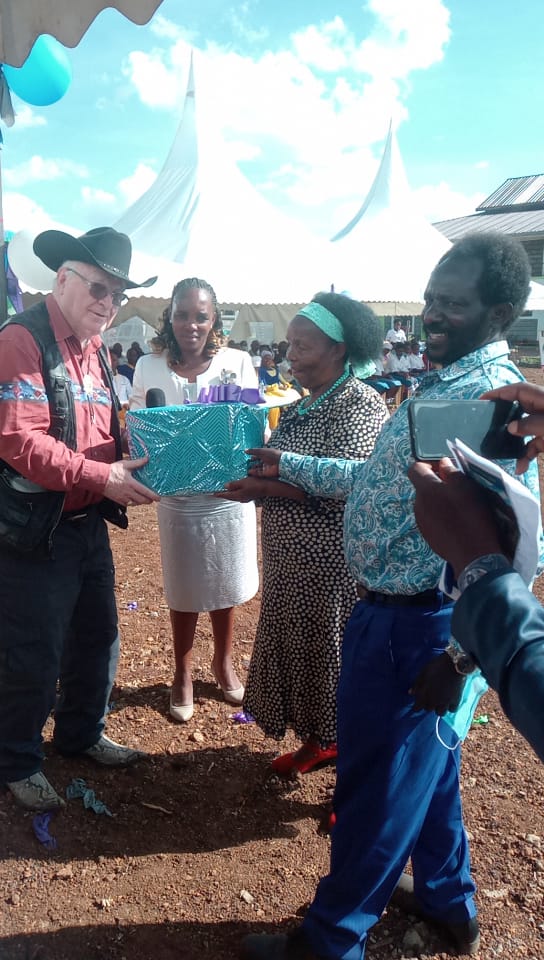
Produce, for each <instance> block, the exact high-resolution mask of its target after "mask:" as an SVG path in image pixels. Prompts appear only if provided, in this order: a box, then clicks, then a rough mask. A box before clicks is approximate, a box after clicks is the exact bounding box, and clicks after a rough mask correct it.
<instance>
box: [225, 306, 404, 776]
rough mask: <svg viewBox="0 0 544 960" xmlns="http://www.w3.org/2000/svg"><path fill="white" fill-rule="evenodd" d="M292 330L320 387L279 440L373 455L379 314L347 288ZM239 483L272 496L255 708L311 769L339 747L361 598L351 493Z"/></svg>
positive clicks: (323, 451) (312, 381) (284, 424)
mask: <svg viewBox="0 0 544 960" xmlns="http://www.w3.org/2000/svg"><path fill="white" fill-rule="evenodd" d="M287 339H288V342H289V350H288V354H287V356H288V358H289V362H290V364H291V369H292V371H293V375H294V376H295V377H296V379H297V381H298V382H299V383H300V384H301V385H302V386H304V387H306V388H307V389H308V390H309V396H308V397H305V398H303V399H301V400H300V401H298V402H297V403H295V404H292V405H290V406H288V407H285V408H284V409H283V411H282V415H281V419H280V423H279V426H278V427H277V429H276V430H275V431H274V433H273V434H272V436H271V438H270V442H269V445H270V446H272V447H275V448H277V449H280V450H283V451H291V452H294V453H301V454H306V455H310V456H319V457H345V458H347V459H356V460H359V459H365V458H366V457H368V456H369V454H370V453H371V451H372V448H373V446H374V443H375V440H376V437H377V435H378V433H379V432H380V430H381V427H382V425H383V423H384V421H385V419H386V418H387V416H388V414H387V410H386V407H385V404H384V402H383V400H382V399H381V397H380V396H379V395H378V394H377V393H376V391H375V390H373V389H372V388H371V387H369V386H367V385H366V384H364V383H362V382H361V380H360V379H358V378H359V377H360V378H361V379H363V378H364V377H367V376H369V374H370V373H371V372H372V370H371V367H372V364H371V359H372V357H375V356H377V355H378V353H379V351H380V349H381V344H382V335H381V332H380V329H379V325H378V320H377V318H376V317H375V316H374V314H373V313H372V311H371V310H370V309H369V308H368V307H365V306H363V305H362V304H360V303H357V302H356V301H354V300H351V299H350V298H348V297H345V296H343V295H341V294H332V293H331V294H318V295H317V296H316V297H315V298H314V300H313V301H312V302H311V303H310V304H308V305H307V306H306V307H304V308H303V309H302V310H301V311H300V312H299V313H298V314H297V315H296V316H295V317H294V319H293V320H292V321H291V323H290V324H289V328H288V331H287ZM354 371H356V373H357V376H354V375H353V372H354ZM228 491H229V492H228V493H226V494H223V495H226V496H228V498H229V499H233V500H239V501H242V502H244V501H247V500H252V499H260V500H261V502H262V518H261V524H262V555H263V596H262V606H261V612H260V616H259V623H258V626H257V634H256V639H255V645H254V649H253V655H252V658H251V663H250V667H249V673H248V680H247V685H246V692H245V697H244V709H245V710H246V711H247V712H249V713H251V714H252V715H253V717H255V719H256V721H257V723H258V724H259V725H260V726H261V727H262V729H263V730H264V732H265V733H266V734H267V735H268V736H272V737H275V738H277V739H281V738H282V737H284V736H285V733H286V730H287V728H288V727H291V728H292V729H293V730H294V731H295V733H296V735H297V737H298V738H299V739H300V740H302V745H301V747H300V748H299V749H298V750H297V751H296V752H294V753H288V754H284V755H283V756H279V757H277V758H276V759H275V760H274V761H273V762H272V766H273V767H274V769H275V771H276V772H277V773H280V774H282V775H290V774H291V773H293V772H295V771H299V772H302V773H304V772H307V771H309V770H311V769H313V768H314V767H316V766H318V765H320V764H322V763H325V762H329V761H331V760H334V758H335V757H336V686H337V682H338V676H339V670H340V645H341V639H342V634H343V630H344V625H345V623H346V621H347V619H348V617H349V615H350V613H351V611H352V609H353V606H354V604H355V602H356V600H357V594H356V589H355V582H354V580H353V579H352V577H351V576H350V574H349V573H348V570H347V567H346V564H345V561H344V556H343V548H342V525H343V516H344V503H343V502H340V501H334V500H330V499H329V500H327V499H324V498H321V497H311V496H306V495H305V494H304V493H303V491H301V490H300V489H298V488H297V487H293V486H291V485H290V484H287V483H283V482H282V481H278V480H268V479H261V478H259V477H247V478H245V479H243V480H240V481H236V482H233V483H231V484H229V485H228Z"/></svg>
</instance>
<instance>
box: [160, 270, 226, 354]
mask: <svg viewBox="0 0 544 960" xmlns="http://www.w3.org/2000/svg"><path fill="white" fill-rule="evenodd" d="M187 290H205V291H206V293H207V294H209V297H210V300H211V302H212V307H213V310H214V313H215V320H214V323H213V326H212V329H211V330H210V332H209V334H208V339H207V341H206V345H205V347H204V351H203V353H204V356H205V357H206V359H207V360H211V358H212V357H213V356H214V355H215V354H216V353H217V351H218V350H219V348H220V347H221V346H222V345H223V339H224V338H223V325H222V322H221V314H220V312H219V310H218V308H217V296H216V293H215V290H214V289H213V287H212V286H211V284H209V283H207V282H206V280H200V279H199V278H198V277H186V278H185V280H180V282H179V283H176V286H175V287H174V289H173V291H172V298H171V300H170V306H169V307H168V309H167V310H165V311H164V313H163V315H162V331H161V333H162V335H163V337H164V339H165V340H166V346H167V349H168V360H169V362H170V363H171V364H176V363H182V362H183V356H182V353H181V350H180V347H179V344H178V342H177V340H176V338H175V336H174V331H173V329H172V322H171V316H172V307H173V305H174V301H175V300H179V298H180V297H182V296H183V295H184V294H185V293H186V292H187Z"/></svg>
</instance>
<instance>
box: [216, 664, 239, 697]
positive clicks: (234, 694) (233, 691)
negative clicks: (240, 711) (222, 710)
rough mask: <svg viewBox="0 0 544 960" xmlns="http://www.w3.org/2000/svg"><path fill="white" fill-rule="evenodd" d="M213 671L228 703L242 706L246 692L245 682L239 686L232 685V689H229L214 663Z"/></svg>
mask: <svg viewBox="0 0 544 960" xmlns="http://www.w3.org/2000/svg"><path fill="white" fill-rule="evenodd" d="M212 673H213V675H214V677H215V682H216V683H217V686H218V687H219V688H220V690H221V693H222V694H223V696H224V698H225V700H226V701H227V703H232V704H233V705H234V706H235V707H239V706H241V705H242V703H243V702H244V693H245V692H246V691H245V687H244V686H243V684H240V686H239V687H231V689H230V690H229V688H228V687H224V686H223V684H222V683H220V681H219V678H218V676H217V673H216V672H215V667H214V666H213V664H212Z"/></svg>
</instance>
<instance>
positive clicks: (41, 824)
mask: <svg viewBox="0 0 544 960" xmlns="http://www.w3.org/2000/svg"><path fill="white" fill-rule="evenodd" d="M52 817H53V813H52V812H51V811H50V810H49V811H48V812H47V813H37V814H36V816H35V817H33V819H32V829H33V830H34V833H35V834H36V838H37V839H38V840H39V841H40V843H42V844H43V845H44V847H45V848H46V850H56V849H57V840H56V837H52V836H51V834H50V833H49V824H50V823H51V819H52Z"/></svg>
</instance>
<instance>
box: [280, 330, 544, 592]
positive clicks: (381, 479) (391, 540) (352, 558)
mask: <svg viewBox="0 0 544 960" xmlns="http://www.w3.org/2000/svg"><path fill="white" fill-rule="evenodd" d="M519 380H523V377H522V376H521V374H520V372H519V370H518V369H517V367H516V366H514V364H513V363H511V362H510V360H509V359H508V344H507V343H506V341H505V340H500V341H497V342H495V343H490V344H487V346H484V347H480V349H478V350H475V351H474V352H473V353H469V354H467V356H466V357H461V359H460V360H457V361H456V362H455V363H451V364H449V366H447V367H444V368H443V369H442V370H432V371H431V372H430V373H428V374H426V375H425V376H424V377H423V378H422V380H421V383H420V385H419V387H418V389H417V391H416V394H415V395H416V396H417V397H425V398H426V399H428V400H434V399H446V398H448V397H451V399H452V400H453V399H457V400H473V399H475V398H477V397H479V396H480V395H481V394H482V393H484V392H485V391H486V390H491V389H493V388H494V387H501V386H504V384H507V383H515V382H517V381H519ZM412 460H413V458H412V454H411V450H410V433H409V427H408V414H407V403H406V402H404V403H403V404H402V405H401V406H400V407H399V409H398V410H397V412H396V413H395V415H394V416H393V417H391V419H390V420H389V421H388V422H387V423H386V424H385V425H384V427H383V428H382V431H381V433H380V435H379V437H378V439H377V441H376V445H375V447H374V450H373V452H372V455H371V456H370V457H369V459H368V460H364V461H361V460H333V459H327V458H319V457H304V456H300V455H298V454H294V453H282V455H281V459H280V477H281V478H282V480H287V481H289V482H290V483H294V484H296V485H297V486H299V487H302V488H303V489H304V490H306V491H307V492H308V493H312V494H315V495H318V496H320V497H332V498H334V499H338V500H346V501H347V502H346V509H345V513H344V552H345V555H346V560H347V564H348V567H349V569H350V572H351V574H352V576H353V577H355V579H356V580H357V581H358V582H359V583H362V584H364V585H365V586H366V587H368V589H370V590H377V591H379V592H381V593H396V594H413V593H420V592H421V591H423V590H429V589H431V588H433V587H436V585H437V583H438V581H439V578H440V572H441V569H442V565H443V561H442V560H441V559H440V557H438V556H437V555H436V554H435V553H433V552H432V550H431V549H430V547H429V546H428V545H427V543H426V542H425V540H424V539H423V537H422V536H421V534H420V532H419V530H418V528H417V526H416V521H415V517H414V510H413V501H414V488H413V486H412V484H411V483H410V481H409V479H408V477H407V470H408V467H409V466H410V464H411V463H412ZM501 467H503V468H504V469H505V470H507V471H508V473H512V474H513V473H514V469H515V461H513V460H512V461H504V460H503V461H501ZM520 479H522V480H523V482H524V483H525V484H526V486H527V487H528V488H529V489H530V491H531V493H533V494H534V495H535V496H536V497H537V498H538V499H539V498H540V492H539V485H538V471H537V465H536V461H534V462H533V463H532V464H531V466H530V468H529V470H528V471H527V473H525V474H524V475H523V477H522V478H520Z"/></svg>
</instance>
